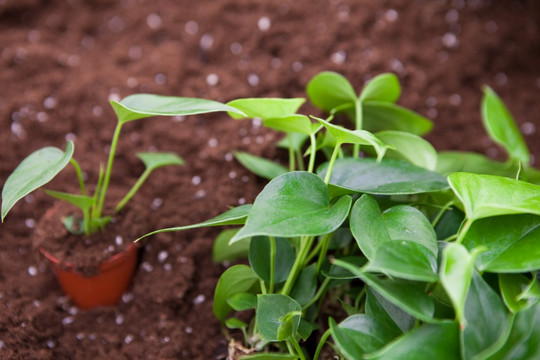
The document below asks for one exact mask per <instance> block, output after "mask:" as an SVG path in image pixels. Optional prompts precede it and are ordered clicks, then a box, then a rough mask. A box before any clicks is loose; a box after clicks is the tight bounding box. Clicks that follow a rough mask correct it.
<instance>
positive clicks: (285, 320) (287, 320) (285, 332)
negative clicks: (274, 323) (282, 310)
mask: <svg viewBox="0 0 540 360" xmlns="http://www.w3.org/2000/svg"><path fill="white" fill-rule="evenodd" d="M301 316H302V311H299V310H295V311H291V312H289V313H287V314H285V315H284V316H282V317H280V318H279V321H280V324H279V327H278V330H277V339H278V340H279V341H285V340H289V339H291V338H293V339H294V338H295V337H296V332H297V330H298V328H299V327H300V323H298V324H297V321H296V320H297V319H298V317H301Z"/></svg>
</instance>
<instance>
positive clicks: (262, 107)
mask: <svg viewBox="0 0 540 360" xmlns="http://www.w3.org/2000/svg"><path fill="white" fill-rule="evenodd" d="M305 101H306V99H304V98H294V99H280V98H247V99H237V100H233V101H229V102H228V103H227V105H228V106H231V107H233V108H235V109H237V111H236V112H232V113H229V116H231V117H232V118H233V119H243V118H260V119H263V120H265V119H270V118H277V117H282V116H286V115H292V114H294V113H296V112H297V111H298V109H299V108H300V106H302V104H303V103H304V102H305Z"/></svg>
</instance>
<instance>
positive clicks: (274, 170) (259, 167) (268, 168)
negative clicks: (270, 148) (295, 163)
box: [234, 151, 288, 180]
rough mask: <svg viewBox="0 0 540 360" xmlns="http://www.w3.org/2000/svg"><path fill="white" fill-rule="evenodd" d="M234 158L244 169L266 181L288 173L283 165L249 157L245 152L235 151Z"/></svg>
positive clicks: (252, 156)
mask: <svg viewBox="0 0 540 360" xmlns="http://www.w3.org/2000/svg"><path fill="white" fill-rule="evenodd" d="M234 157H235V158H236V160H238V161H239V162H240V164H242V165H243V166H244V167H245V168H246V169H248V170H249V171H251V172H252V173H254V174H255V175H257V176H260V177H263V178H265V179H268V180H272V179H273V178H275V177H278V176H279V175H282V174H285V173H286V172H288V170H287V168H286V167H285V166H283V165H280V164H278V163H275V162H273V161H271V160H268V159H265V158H262V157H258V156H255V155H251V154H249V153H247V152H242V151H237V152H235V153H234Z"/></svg>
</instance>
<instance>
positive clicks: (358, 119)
mask: <svg viewBox="0 0 540 360" xmlns="http://www.w3.org/2000/svg"><path fill="white" fill-rule="evenodd" d="M354 112H355V128H356V130H362V126H363V124H362V123H363V119H362V103H361V102H360V100H359V99H357V100H356V101H355V102H354ZM359 154H360V144H354V148H353V157H355V158H357V157H358V155H359Z"/></svg>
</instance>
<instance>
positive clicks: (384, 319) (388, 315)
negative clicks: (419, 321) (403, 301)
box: [365, 288, 416, 336]
mask: <svg viewBox="0 0 540 360" xmlns="http://www.w3.org/2000/svg"><path fill="white" fill-rule="evenodd" d="M365 310H366V315H368V316H371V317H372V318H375V319H377V320H378V321H380V322H381V323H383V324H384V326H385V327H386V328H388V329H389V331H392V333H395V334H396V336H398V335H400V334H401V333H403V332H407V331H409V330H411V329H412V328H413V327H414V326H415V322H416V320H415V318H414V317H412V316H411V315H409V314H407V313H406V312H405V311H403V310H402V309H401V308H400V307H398V306H396V305H394V304H392V303H391V302H390V301H388V300H386V299H385V298H384V297H383V296H382V295H380V294H379V293H377V292H376V291H373V290H372V289H370V288H367V289H366V309H365Z"/></svg>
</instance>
